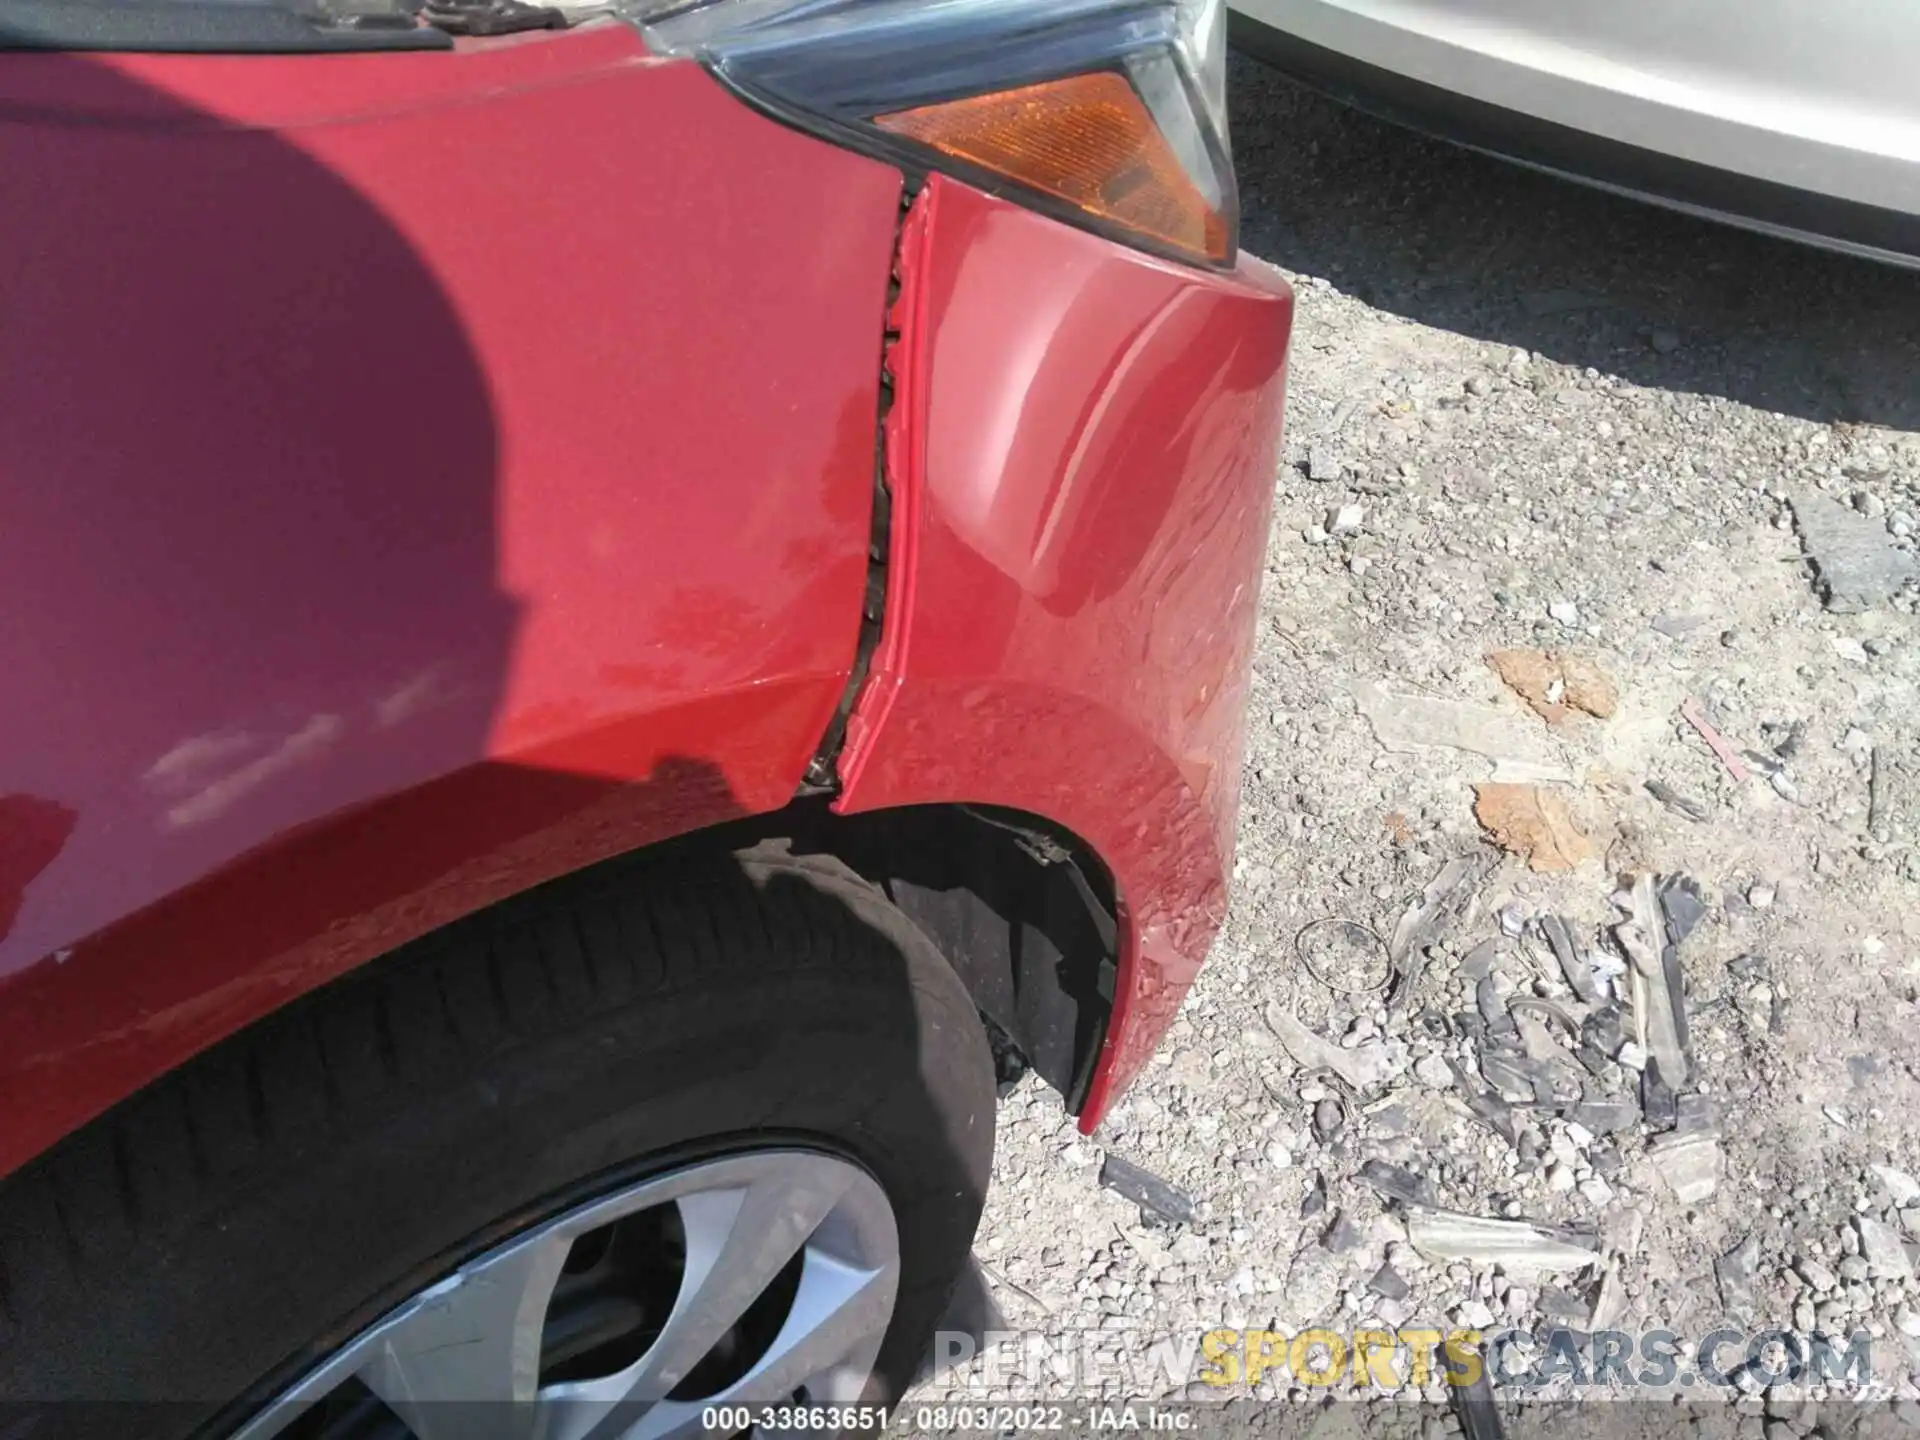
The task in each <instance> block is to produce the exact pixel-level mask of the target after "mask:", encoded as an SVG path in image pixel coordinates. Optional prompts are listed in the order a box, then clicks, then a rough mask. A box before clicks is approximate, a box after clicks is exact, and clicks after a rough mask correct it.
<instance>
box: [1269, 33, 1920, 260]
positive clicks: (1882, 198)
mask: <svg viewBox="0 0 1920 1440" xmlns="http://www.w3.org/2000/svg"><path fill="white" fill-rule="evenodd" d="M1231 4H1232V6H1233V15H1232V22H1231V35H1232V38H1233V42H1234V43H1235V45H1237V46H1239V47H1240V48H1242V49H1245V50H1247V51H1250V52H1251V53H1253V54H1255V55H1258V56H1260V57H1262V58H1264V59H1266V60H1268V61H1270V62H1271V63H1273V64H1275V65H1277V66H1278V67H1279V68H1281V69H1282V70H1285V71H1287V72H1289V73H1291V74H1293V75H1294V76H1296V77H1297V78H1299V79H1301V80H1303V81H1305V82H1306V83H1308V84H1310V85H1312V86H1313V87H1315V88H1317V89H1320V90H1323V91H1326V92H1328V93H1329V94H1332V95H1333V96H1335V97H1336V98H1338V99H1341V100H1345V101H1347V102H1349V103H1351V104H1353V105H1355V106H1357V107H1359V108H1361V109H1365V110H1369V111H1372V112H1373V113H1375V114H1378V115H1381V116H1382V117H1383V118H1386V119H1389V120H1393V121H1397V122H1399V123H1402V124H1406V125H1410V126H1413V127H1415V128H1418V129H1421V130H1425V131H1428V132H1430V133H1433V134H1436V135H1439V136H1441V137H1443V138H1445V139H1449V140H1454V141H1458V142H1460V143H1462V144H1466V145H1471V146H1473V147H1475V148H1477V149H1481V150H1486V151H1490V152H1492V153H1494V154H1497V155H1502V156H1506V157H1508V158H1510V159H1514V160H1518V161H1521V162H1523V163H1526V164H1530V165H1534V166H1536V167H1539V168H1542V169H1546V170H1551V171H1554V172H1556V173H1559V174H1562V175H1566V176H1568V177H1570V178H1573V179H1577V180H1583V181H1586V182H1588V183H1591V184H1596V185H1600V186H1603V187H1605V188H1607V189H1610V190H1616V191H1620V192H1622V193H1625V194H1630V195H1635V196H1638V197H1640V198H1642V199H1647V200H1652V201H1655V202H1657V203H1660V204H1664V205H1669V206H1673V207H1675V208H1677V209H1681V210H1687V211H1690V212H1693V213H1695V214H1700V215H1706V216H1709V217H1711V218H1714V219H1719V220H1727V221H1731V222H1733V223H1735V224H1739V225H1745V226H1747V227H1749V228H1752V229H1756V230H1762V231H1766V232H1769V233H1772V234H1777V235H1784V236H1787V237H1790V238H1793V239H1798V240H1805V241H1809V242H1811V243H1814V244H1818V245H1824V246H1828V247H1830V248H1834V249H1840V250H1846V251H1851V252H1854V253H1857V254H1863V255H1868V256H1871V257H1873V258H1876V259H1881V260H1887V261H1892V262H1895V263H1898V264H1903V265H1910V266H1920V0H1231Z"/></svg>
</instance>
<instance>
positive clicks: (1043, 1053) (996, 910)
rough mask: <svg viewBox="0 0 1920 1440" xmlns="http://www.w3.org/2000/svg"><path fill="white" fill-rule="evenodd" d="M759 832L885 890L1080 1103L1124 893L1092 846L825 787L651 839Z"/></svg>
mask: <svg viewBox="0 0 1920 1440" xmlns="http://www.w3.org/2000/svg"><path fill="white" fill-rule="evenodd" d="M765 840H785V841H787V842H788V843H790V844H791V846H792V847H793V850H794V852H795V853H796V854H829V855H833V856H835V857H836V858H838V859H839V860H841V861H842V862H844V863H845V864H846V865H847V866H848V867H849V868H851V869H852V870H853V871H854V872H855V873H857V874H858V875H860V876H861V877H862V878H863V879H865V880H867V881H868V882H869V883H871V884H873V885H874V886H876V887H878V888H879V889H880V890H881V891H883V892H884V893H885V894H886V896H887V898H888V899H889V900H891V901H892V902H893V904H895V905H896V906H898V907H899V908H900V910H901V911H902V912H903V913H905V915H906V916H907V918H908V919H910V920H911V921H912V922H913V923H914V924H915V925H917V926H918V927H919V928H920V929H921V930H922V931H923V932H924V933H925V934H926V936H927V937H928V939H930V940H931V941H932V942H933V943H934V945H935V947H936V948H938V949H939V951H940V953H941V954H942V955H944V956H945V957H946V959H947V963H948V964H950V965H951V966H953V968H954V971H955V973H956V974H958V975H959V977H960V980H961V983H962V984H964V985H965V986H966V988H967V993H968V994H969V995H970V996H972V998H973V1002H974V1004H975V1005H976V1006H978V1007H979V1009H980V1011H981V1013H982V1014H983V1015H985V1016H986V1017H987V1019H988V1020H990V1021H991V1022H992V1023H993V1024H994V1025H995V1026H997V1027H998V1028H999V1030H1000V1031H1001V1032H1003V1034H1004V1035H1005V1037H1006V1038H1007V1039H1008V1040H1009V1041H1011V1042H1012V1044H1013V1046H1014V1047H1015V1048H1016V1049H1017V1050H1018V1051H1019V1052H1020V1054H1021V1055H1022V1056H1023V1057H1024V1058H1025V1060H1026V1061H1027V1063H1028V1064H1029V1065H1030V1066H1031V1067H1032V1068H1033V1070H1034V1071H1035V1072H1036V1073H1037V1074H1038V1075H1039V1076H1040V1078H1041V1079H1042V1080H1045V1081H1046V1082H1047V1083H1048V1084H1049V1085H1051V1086H1052V1087H1053V1088H1054V1089H1055V1090H1057V1091H1059V1092H1060V1094H1061V1095H1062V1096H1063V1097H1064V1098H1065V1100H1066V1102H1067V1107H1068V1109H1069V1110H1071V1111H1074V1112H1076V1113H1077V1112H1078V1111H1079V1109H1080V1108H1081V1105H1082V1103H1083V1102H1084V1100H1085V1097H1086V1092H1087V1087H1088V1085H1089V1084H1090V1083H1091V1082H1092V1079H1093V1069H1094V1062H1095V1061H1096V1060H1098V1058H1099V1055H1100V1049H1101V1046H1102V1044H1103V1043H1104V1042H1105V1040H1106V1032H1107V1020H1108V1016H1109V1014H1110V1012H1111V1011H1112V1008H1113V987H1114V976H1115V974H1116V972H1117V968H1118V962H1119V946H1118V941H1119V921H1118V913H1119V911H1118V900H1117V892H1116V890H1115V887H1114V882H1113V879H1112V876H1111V875H1110V873H1109V872H1108V870H1107V868H1106V866H1105V865H1104V864H1102V863H1101V861H1100V860H1099V858H1098V856H1096V855H1095V854H1094V852H1093V850H1092V848H1091V847H1090V846H1088V845H1087V844H1086V843H1085V842H1083V841H1081V840H1080V839H1079V838H1078V837H1076V836H1074V835H1072V834H1071V833H1070V832H1068V831H1066V830H1064V829H1062V828H1060V827H1059V826H1057V825H1053V824H1051V823H1049V822H1048V821H1046V820H1043V819H1040V818H1039V817H1037V816H1034V815H1030V814H1028V813H1026V812H1024V811H1018V810H1009V809H1004V808H1001V807H996V806H987V805H966V804H933V805H914V806H906V807H902V808H899V809H892V810H875V811H869V812H866V813H863V814H857V815H839V814H836V813H835V812H834V811H832V810H831V809H830V808H828V805H827V803H826V801H825V799H824V798H823V797H803V798H801V799H797V800H795V801H794V802H793V803H792V804H790V805H788V806H786V807H785V808H784V809H781V810H776V811H773V812H770V813H768V814H765V815H759V816H754V817H751V818H748V819H743V820H736V821H730V822H727V823H726V824H723V825H719V826H716V827H714V828H712V829H708V830H701V831H696V832H694V833H693V834H691V835H687V836H683V837H680V838H679V839H676V840H670V841H666V842H664V844H663V846H662V847H656V848H666V847H670V846H677V845H691V846H720V847H724V848H726V849H729V850H731V849H737V848H740V847H742V846H745V845H749V844H754V843H758V842H761V841H765ZM641 853H646V852H641ZM609 863H611V864H615V865H617V864H619V863H620V862H619V861H618V860H615V861H612V862H609ZM596 868H597V867H596ZM552 883H553V884H556V885H565V884H566V883H567V877H563V878H561V879H560V880H557V881H554V882H552Z"/></svg>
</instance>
